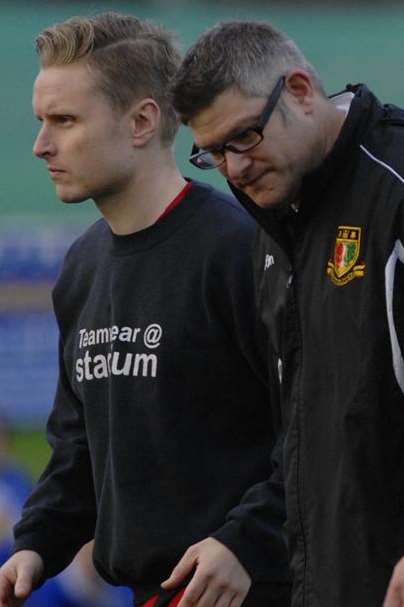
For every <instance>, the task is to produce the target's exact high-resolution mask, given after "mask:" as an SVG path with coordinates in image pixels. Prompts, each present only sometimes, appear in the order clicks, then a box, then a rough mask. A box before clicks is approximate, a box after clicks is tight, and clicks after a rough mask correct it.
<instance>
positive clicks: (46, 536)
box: [0, 13, 289, 607]
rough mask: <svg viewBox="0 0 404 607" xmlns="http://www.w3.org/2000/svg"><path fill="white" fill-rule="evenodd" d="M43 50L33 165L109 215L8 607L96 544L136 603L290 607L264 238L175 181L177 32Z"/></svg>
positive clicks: (4, 574)
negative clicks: (266, 341)
mask: <svg viewBox="0 0 404 607" xmlns="http://www.w3.org/2000/svg"><path fill="white" fill-rule="evenodd" d="M37 48H38V51H39V56H40V60H41V69H40V72H39V75H38V77H37V79H36V82H35V86H34V95H33V107H34V113H35V115H36V116H37V118H38V119H39V121H40V122H41V128H40V131H39V134H38V137H37V139H36V142H35V145H34V152H35V154H36V155H37V156H38V157H40V158H41V159H43V160H44V161H45V163H46V165H47V168H48V171H49V173H50V176H51V178H52V180H53V181H54V183H55V186H56V191H57V194H58V196H59V197H60V199H61V200H63V201H64V202H66V203H76V202H81V201H82V200H85V199H88V198H92V199H93V200H94V201H95V203H96V205H97V207H98V208H99V210H100V211H101V213H102V215H103V219H101V220H100V221H98V222H97V223H96V224H95V225H93V226H92V227H91V228H90V229H89V230H88V231H87V232H86V233H85V234H84V236H82V237H81V238H80V239H79V240H78V241H77V242H76V243H75V244H74V245H73V246H72V248H71V250H70V251H69V253H68V255H67V257H66V260H65V264H64V268H63V271H62V274H61V276H60V279H59V281H58V284H57V285H56V288H55V291H54V304H55V311H56V316H57V320H58V323H59V327H60V377H59V384H58V389H57V394H56V399H55V404H54V409H53V411H52V414H51V416H50V420H49V425H48V435H49V440H50V443H51V445H52V448H53V455H52V458H51V460H50V462H49V465H48V467H47V468H46V470H45V472H44V474H43V475H42V477H41V479H40V481H39V484H38V486H37V487H36V489H35V491H34V493H33V495H32V496H31V498H30V499H29V500H28V502H27V503H26V505H25V508H24V511H23V516H22V520H21V521H20V522H19V523H18V524H17V526H16V528H15V551H16V553H15V554H14V555H13V557H12V558H11V559H10V560H9V561H8V562H7V563H6V565H5V566H4V567H3V568H2V569H1V570H0V606H1V607H14V606H16V605H21V604H22V602H23V600H24V598H25V597H26V596H27V595H28V594H29V593H30V592H31V590H32V589H33V588H34V587H35V586H36V585H37V584H38V583H40V582H41V581H42V580H43V579H45V578H47V577H49V576H52V575H54V574H56V573H57V572H58V571H60V570H62V569H63V568H64V567H65V566H66V565H67V564H68V563H69V561H70V560H71V559H72V557H73V556H74V554H75V553H76V552H77V550H78V549H79V548H80V546H81V545H82V544H84V543H85V542H86V541H88V540H89V539H91V538H92V537H93V536H94V537H95V547H94V561H95V564H96V567H97V569H98V571H99V572H100V573H101V575H102V576H103V577H104V578H105V579H106V580H107V581H110V582H111V583H113V584H120V585H127V586H129V587H131V588H133V589H134V592H135V596H136V602H137V604H142V603H144V602H147V605H148V607H149V606H151V605H168V604H170V605H177V604H178V605H179V607H189V606H190V605H193V606H196V607H213V605H215V606H216V607H239V606H240V605H241V604H243V605H245V606H246V607H261V606H262V605H263V604H265V605H269V604H270V605H272V606H276V605H279V606H282V607H286V606H287V605H288V604H289V601H288V594H289V589H288V572H287V568H286V566H285V560H286V559H285V550H284V546H283V541H282V533H281V528H282V524H283V518H284V511H283V495H282V485H281V484H280V483H279V482H277V480H276V478H274V479H273V480H271V481H268V478H269V476H270V475H271V473H272V466H271V463H270V461H269V453H270V450H271V446H272V444H273V442H274V430H275V428H274V422H273V421H272V415H271V413H270V407H269V397H268V388H267V375H266V371H265V364H264V363H263V358H262V354H263V351H262V350H263V349H262V348H260V347H259V345H258V341H257V339H256V337H257V334H258V326H257V323H256V320H255V315H254V297H253V288H252V276H251V274H252V272H251V273H250V270H249V265H250V259H249V255H250V247H251V242H252V238H253V237H254V231H255V230H254V225H253V222H251V221H250V220H249V218H248V216H247V215H246V214H245V212H244V211H243V210H242V209H241V208H240V207H239V206H238V205H237V204H236V203H235V201H234V200H232V199H230V198H229V197H227V196H225V195H223V194H221V193H218V192H215V191H214V190H213V189H212V188H210V187H208V186H205V185H202V184H199V183H195V182H186V181H185V180H184V179H183V177H182V176H181V175H180V173H179V172H178V169H177V168H176V165H175V162H174V159H173V152H172V142H173V139H174V136H175V133H176V130H177V117H176V115H175V112H174V111H173V109H172V106H171V104H170V100H169V83H170V80H171V79H172V77H173V75H174V73H175V71H176V69H177V67H178V64H179V57H178V54H177V52H176V50H175V48H174V47H173V45H172V41H171V39H170V36H169V35H168V34H167V33H166V32H164V31H163V30H161V29H160V28H158V27H155V26H153V25H151V24H150V23H145V22H141V21H139V20H137V19H136V18H134V17H125V16H122V15H117V14H109V13H108V14H103V15H99V16H98V17H94V18H91V19H86V18H75V19H73V20H69V21H67V22H64V23H61V24H58V25H56V26H54V27H52V28H50V29H48V30H45V31H44V32H42V34H41V35H40V36H39V38H38V40H37ZM163 582H164V584H163V586H164V591H161V592H160V586H161V584H162V583H163ZM156 594H159V597H158V598H157V597H156V596H155V595H156ZM171 598H173V601H172V602H170V599H171Z"/></svg>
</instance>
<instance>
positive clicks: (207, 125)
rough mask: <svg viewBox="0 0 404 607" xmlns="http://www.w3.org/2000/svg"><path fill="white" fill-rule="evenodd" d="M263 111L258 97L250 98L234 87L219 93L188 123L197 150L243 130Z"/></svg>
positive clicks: (220, 142)
mask: <svg viewBox="0 0 404 607" xmlns="http://www.w3.org/2000/svg"><path fill="white" fill-rule="evenodd" d="M261 110H262V98H261V97H249V96H247V95H245V94H244V93H242V92H241V91H240V90H239V89H237V88H229V89H226V90H225V91H223V93H220V94H219V95H218V96H217V97H216V99H215V100H214V101H213V103H211V104H210V105H209V106H208V107H207V108H204V109H203V110H201V111H200V112H198V113H197V114H195V116H193V117H192V118H191V119H190V120H189V127H190V128H191V131H192V133H193V137H194V141H195V143H196V145H197V146H198V147H205V148H206V147H212V146H216V145H220V144H222V143H224V142H225V141H226V140H228V139H229V137H231V136H232V135H234V134H236V133H237V132H238V131H240V130H241V129H243V128H246V127H248V126H251V121H252V120H254V119H255V118H257V117H258V116H259V114H260V112H261Z"/></svg>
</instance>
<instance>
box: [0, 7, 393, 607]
mask: <svg viewBox="0 0 404 607" xmlns="http://www.w3.org/2000/svg"><path fill="white" fill-rule="evenodd" d="M102 10H116V11H122V12H126V13H130V14H134V15H136V16H138V17H140V18H148V19H152V20H154V21H156V22H159V23H161V24H162V25H165V26H166V27H168V28H169V29H171V30H173V31H174V32H176V33H177V35H178V38H179V41H180V43H181V46H182V48H183V49H184V50H185V49H186V48H187V47H188V46H189V45H190V44H191V43H192V42H193V41H194V40H195V38H196V37H197V36H198V34H199V33H200V32H201V31H203V30H204V29H205V28H207V27H210V26H211V25H213V24H214V23H216V22H217V21H219V20H223V19H224V20H226V19H262V20H269V21H271V22H272V23H273V24H274V25H275V26H277V27H279V28H280V29H283V30H285V31H287V32H288V33H289V34H290V35H291V36H292V38H294V39H295V40H296V42H297V43H298V44H299V46H300V47H301V48H302V50H303V51H304V52H305V54H306V56H307V57H308V59H309V60H310V61H311V62H312V63H313V64H314V66H315V67H316V68H317V69H318V71H319V73H320V75H321V76H322V78H323V82H324V84H325V88H326V90H327V91H328V92H329V93H334V92H338V91H340V90H341V89H343V88H344V86H345V84H347V83H348V82H349V83H356V82H365V83H367V84H368V86H369V87H370V88H371V89H373V91H374V92H375V93H376V94H377V95H378V97H379V98H380V99H381V100H382V101H384V102H390V103H395V104H398V105H404V81H403V78H402V53H403V42H404V36H403V24H404V6H403V5H402V3H401V4H400V3H399V2H397V3H394V2H393V3H391V2H390V3H380V2H372V1H368V2H366V1H364V0H363V1H360V0H359V1H358V0H356V1H355V3H353V2H352V3H349V2H347V3H345V2H340V3H336V2H331V1H327V0H322V2H312V3H299V2H283V1H281V0H279V1H272V2H268V1H264V0H262V1H258V0H257V1H255V2H254V1H253V0H246V1H245V2H242V1H237V0H231V1H229V0H227V1H226V0H204V1H201V0H196V1H194V0H193V1H185V0H183V1H181V0H167V1H164V0H160V1H159V0H144V1H141V0H138V1H133V2H101V1H98V2H74V1H70V2H63V1H60V0H54V1H49V2H47V1H45V0H42V1H41V0H39V1H29V0H25V1H24V0H14V1H12V2H11V1H10V2H7V1H4V0H3V1H1V0H0V49H1V52H0V70H1V72H0V73H1V77H2V86H1V111H0V133H1V137H0V149H1V156H0V157H1V188H0V386H1V389H0V419H1V420H2V422H1V427H2V428H3V430H4V432H3V430H2V431H1V432H2V433H3V439H4V440H3V443H4V445H3V446H2V445H0V451H1V452H2V453H3V455H2V458H1V461H0V464H1V462H3V464H1V465H2V470H3V471H4V474H3V477H2V478H4V479H5V480H4V482H3V481H2V480H1V478H0V522H1V521H2V523H1V525H0V528H1V529H3V530H4V529H8V530H9V528H10V524H11V522H12V520H13V519H14V518H15V517H16V516H18V509H19V507H20V505H21V503H22V500H23V498H24V496H25V494H26V491H27V490H29V486H30V484H31V482H32V481H33V480H34V479H35V478H36V477H37V476H38V474H39V471H40V470H41V469H42V467H43V466H44V464H45V462H46V459H47V457H48V448H47V445H46V441H45V438H44V426H45V422H46V418H47V415H48V413H49V409H50V407H51V404H52V400H53V394H54V390H55V382H56V375H57V360H56V350H57V329H56V326H55V322H54V319H53V316H52V312H51V300H50V291H51V288H52V285H53V284H54V282H55V279H56V277H57V274H58V271H59V268H60V264H61V260H62V258H63V255H64V253H65V251H66V249H67V248H68V246H69V244H70V243H71V242H72V240H73V239H74V238H75V237H76V236H77V235H78V234H79V233H81V232H82V231H83V230H84V229H85V228H86V226H88V225H89V224H90V223H91V222H93V221H94V220H95V219H96V218H97V216H98V215H97V211H96V209H95V208H94V205H93V203H92V202H86V203H82V204H81V205H72V206H68V205H63V203H61V202H59V201H58V200H57V198H56V196H55V194H54V188H53V185H52V183H51V182H50V180H49V178H48V175H47V172H46V169H45V167H44V166H42V163H41V162H40V161H38V160H37V159H35V158H34V157H33V155H32V152H31V149H32V144H33V141H34V138H35V134H36V131H37V124H36V121H35V119H34V118H33V116H32V111H31V89H32V83H33V80H34V78H35V75H36V73H37V58H36V55H35V51H34V38H35V35H36V34H37V33H38V32H39V31H40V30H41V29H43V28H44V27H46V26H48V25H50V24H52V23H54V22H56V21H60V20H63V19H65V18H68V17H71V16H73V15H75V14H94V13H97V12H100V11H102ZM190 146H191V141H190V137H189V134H188V133H187V132H186V129H182V130H181V132H180V135H179V137H178V140H177V145H176V152H177V157H178V161H179V165H180V167H181V169H182V171H183V172H184V174H185V175H187V176H189V177H197V178H199V179H200V178H201V177H202V178H204V179H206V180H209V181H211V182H212V183H214V184H215V185H217V186H218V187H224V185H223V182H222V181H221V180H220V179H218V177H217V176H215V174H214V172H206V173H204V174H203V175H201V174H199V173H198V172H197V170H196V169H193V168H192V167H191V165H189V163H188V162H187V155H188V152H189V150H190ZM9 467H10V470H14V471H16V470H19V472H18V473H17V472H16V474H17V477H18V478H17V480H15V479H14V481H12V482H11V481H10V479H11V478H12V476H13V475H12V474H11V473H10V470H9ZM21 468H22V470H23V472H21ZM19 474H22V477H21V478H20V477H19ZM22 479H23V480H22ZM1 483H3V484H1ZM7 483H8V484H7ZM13 483H14V484H13ZM24 483H25V484H24ZM7 486H8V487H9V489H8V493H7V490H6V488H7ZM10 504H11V505H10ZM2 507H3V510H4V515H2V514H1V511H2ZM7 525H8V527H7ZM7 533H9V531H8V532H7ZM7 533H6V532H5V531H4V533H3V535H4V537H7V538H9V535H7ZM0 539H1V538H0ZM8 541H9V540H8ZM71 575H73V578H74V573H73V574H71ZM74 579H76V578H74ZM73 586H76V587H77V584H76V583H74V584H73ZM97 601H98V602H96V603H91V602H90V599H88V601H87V602H86V603H80V605H82V604H83V605H84V604H85V605H86V606H88V605H92V604H97V605H98V607H102V605H104V603H102V601H101V598H99V597H98V598H97ZM46 604H47V603H46V602H45V599H44V598H43V599H42V602H41V606H42V607H45V605H46ZM76 604H77V605H78V604H79V603H74V602H72V603H69V605H72V606H73V605H76ZM118 604H119V602H118V599H117V598H116V597H115V598H114V599H113V601H112V603H111V604H110V607H111V605H114V606H115V607H118ZM49 605H52V606H53V607H62V605H67V603H63V602H60V601H59V602H57V601H55V600H54V599H53V602H51V603H49ZM105 605H106V607H108V605H107V603H105Z"/></svg>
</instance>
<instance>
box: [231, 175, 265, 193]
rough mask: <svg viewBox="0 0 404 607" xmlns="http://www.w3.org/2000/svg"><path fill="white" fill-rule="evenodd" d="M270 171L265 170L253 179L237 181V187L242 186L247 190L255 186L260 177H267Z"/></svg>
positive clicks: (241, 188) (242, 188) (241, 187)
mask: <svg viewBox="0 0 404 607" xmlns="http://www.w3.org/2000/svg"><path fill="white" fill-rule="evenodd" d="M268 173H269V171H265V172H264V173H260V174H259V175H257V176H256V177H253V178H252V179H249V180H246V181H241V182H239V183H237V187H238V188H240V190H245V189H247V188H251V187H253V186H254V185H255V184H256V183H257V182H258V181H259V180H260V179H262V177H265V176H266V175H267V174H268Z"/></svg>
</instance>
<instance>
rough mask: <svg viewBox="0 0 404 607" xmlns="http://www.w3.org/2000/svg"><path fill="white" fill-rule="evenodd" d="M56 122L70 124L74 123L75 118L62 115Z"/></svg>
mask: <svg viewBox="0 0 404 607" xmlns="http://www.w3.org/2000/svg"><path fill="white" fill-rule="evenodd" d="M56 122H57V123H58V124H69V123H71V122H73V116H69V115H68V114H66V115H64V114H63V115H60V116H57V117H56Z"/></svg>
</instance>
